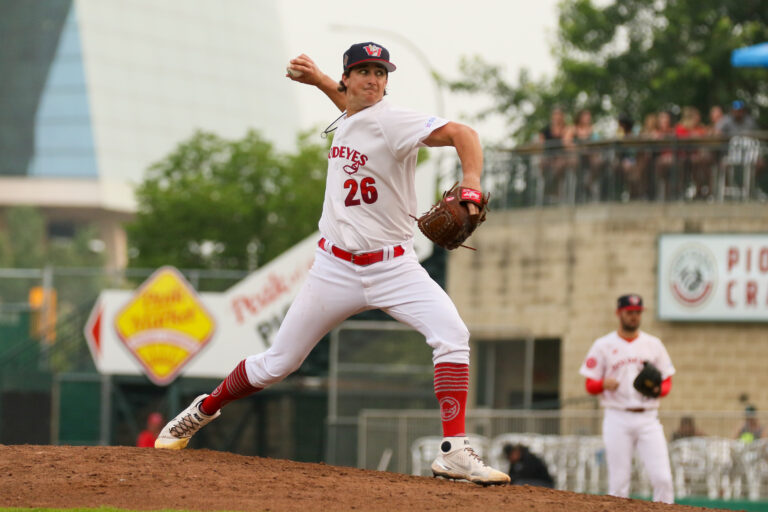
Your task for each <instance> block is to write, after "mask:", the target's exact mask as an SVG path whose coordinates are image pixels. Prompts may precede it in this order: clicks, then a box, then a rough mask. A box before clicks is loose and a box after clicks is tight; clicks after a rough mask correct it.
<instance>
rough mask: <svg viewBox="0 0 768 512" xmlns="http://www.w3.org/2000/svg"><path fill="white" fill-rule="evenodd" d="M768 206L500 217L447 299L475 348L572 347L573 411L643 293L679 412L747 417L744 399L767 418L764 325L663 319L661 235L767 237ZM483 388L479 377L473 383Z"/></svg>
mask: <svg viewBox="0 0 768 512" xmlns="http://www.w3.org/2000/svg"><path fill="white" fill-rule="evenodd" d="M766 226H768V206H766V205H763V204H710V203H701V204H682V203H681V204H677V203H675V204H644V203H639V204H635V203H632V204H597V205H587V206H579V207H577V208H539V209H526V210H508V211H498V212H491V214H490V215H489V218H488V220H487V221H486V223H485V224H484V225H483V226H482V227H481V228H480V229H479V230H478V232H477V233H476V234H475V235H474V236H473V237H472V238H471V239H470V240H469V245H471V246H473V247H476V248H477V251H470V250H466V249H458V250H456V251H454V252H452V253H451V255H450V258H449V261H448V277H447V281H448V291H449V293H450V295H451V297H452V298H453V299H454V301H455V303H456V305H457V307H458V308H459V312H460V313H461V315H462V317H463V318H464V320H465V322H466V323H467V325H468V326H469V327H470V329H471V330H473V332H474V333H475V335H474V336H473V339H475V340H477V339H485V340H489V339H510V338H514V337H518V336H519V335H520V334H519V333H521V332H530V333H532V335H533V336H534V337H537V338H540V337H555V338H560V339H561V340H562V345H561V350H562V352H561V360H562V363H561V375H560V382H561V389H560V398H561V399H563V400H567V399H572V398H576V397H583V396H585V395H586V391H585V390H584V379H583V378H582V377H581V376H580V375H579V373H578V370H579V367H580V365H581V363H582V361H583V358H584V356H585V355H586V353H587V350H588V349H589V347H590V346H591V344H592V342H593V341H594V340H595V339H596V338H597V337H599V336H601V335H603V334H605V333H607V332H609V331H611V330H614V329H615V328H616V327H617V320H616V317H615V315H614V309H615V304H616V298H617V297H618V296H619V295H621V294H624V293H630V292H632V293H639V294H640V295H642V296H643V298H644V300H645V304H646V308H647V309H646V312H645V314H644V318H643V324H642V327H641V328H642V329H643V330H645V331H647V332H650V333H651V334H654V335H657V336H659V337H660V338H661V339H662V341H664V343H665V345H666V347H667V350H668V351H669V353H670V356H671V357H672V362H673V363H674V365H675V367H676V368H677V374H676V376H675V377H674V378H673V379H672V380H673V386H672V392H671V393H670V395H669V396H668V397H667V398H665V399H664V400H663V402H662V408H665V409H669V410H742V409H743V407H744V403H742V402H740V400H739V397H740V395H741V394H743V393H746V394H748V395H749V401H750V402H751V403H754V404H755V405H756V406H757V408H758V410H760V409H767V408H768V371H766V368H768V330H766V327H767V326H766V324H765V323H714V322H708V323H690V322H688V323H681V322H668V321H659V320H657V318H656V296H657V290H656V288H657V277H656V266H657V241H658V240H657V239H658V236H659V235H660V234H662V233H765V231H766ZM474 378H475V379H477V378H478V376H474Z"/></svg>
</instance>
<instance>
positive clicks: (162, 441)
mask: <svg viewBox="0 0 768 512" xmlns="http://www.w3.org/2000/svg"><path fill="white" fill-rule="evenodd" d="M207 397H208V395H200V396H198V397H197V398H195V399H194V400H192V403H191V404H190V405H189V407H187V408H186V409H184V410H183V411H181V413H180V414H179V415H178V416H176V417H175V418H173V419H172V420H171V421H169V422H168V424H167V425H166V426H165V427H163V430H161V431H160V434H159V435H158V436H157V439H156V440H155V448H164V449H166V450H181V449H183V448H185V447H186V446H187V444H188V443H189V440H190V439H191V438H192V436H193V435H195V433H196V432H197V431H198V430H200V429H201V428H203V427H204V426H206V425H207V424H209V423H210V422H212V421H213V420H215V419H216V418H218V417H219V416H221V410H218V411H216V414H212V415H210V416H209V415H207V414H204V413H203V412H202V411H201V410H200V404H201V403H203V400H205V399H206V398H207Z"/></svg>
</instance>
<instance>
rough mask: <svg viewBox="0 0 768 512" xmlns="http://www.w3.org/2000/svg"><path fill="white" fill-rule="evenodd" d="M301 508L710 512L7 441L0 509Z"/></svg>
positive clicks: (200, 456) (209, 454)
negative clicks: (676, 511)
mask: <svg viewBox="0 0 768 512" xmlns="http://www.w3.org/2000/svg"><path fill="white" fill-rule="evenodd" d="M100 506H111V507H120V508H128V509H188V510H243V511H300V512H313V511H318V512H336V511H347V510H355V511H363V512H377V511H381V512H384V511H386V512H399V511H403V512H405V511H408V512H411V511H418V512H427V511H439V512H445V511H451V512H462V511H478V512H480V511H482V512H488V511H497V510H504V511H525V512H551V511H557V510H567V511H569V512H579V511H594V512H609V511H610V512H616V511H618V512H628V511H635V510H637V511H640V510H642V511H654V510H659V511H661V510H681V511H682V510H706V509H703V508H697V507H685V506H680V505H663V504H660V503H649V502H645V501H636V500H627V499H620V498H613V497H609V496H593V495H588V494H576V493H572V492H565V491H554V490H550V489H541V488H536V487H528V486H503V487H487V488H486V487H480V486H477V485H474V484H469V483H465V482H450V481H445V480H439V479H436V478H429V477H415V476H408V475H401V474H398V473H385V472H379V471H367V470H362V469H353V468H344V467H336V466H327V465H325V464H306V463H300V462H291V461H286V460H275V459H264V458H260V457H245V456H242V455H234V454H231V453H223V452H215V451H209V450H184V451H181V452H172V451H165V450H154V449H148V448H131V447H121V446H114V447H74V446H29V445H21V446H3V445H0V507H100Z"/></svg>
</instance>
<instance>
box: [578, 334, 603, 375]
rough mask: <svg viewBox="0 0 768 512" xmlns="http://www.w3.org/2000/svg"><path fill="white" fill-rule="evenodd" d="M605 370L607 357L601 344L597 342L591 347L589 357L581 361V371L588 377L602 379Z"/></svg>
mask: <svg viewBox="0 0 768 512" xmlns="http://www.w3.org/2000/svg"><path fill="white" fill-rule="evenodd" d="M604 371H605V358H603V356H602V354H601V350H600V346H599V344H598V343H597V342H595V343H594V344H593V345H592V348H590V349H589V352H588V353H587V357H586V358H584V362H583V363H581V368H580V369H579V373H580V374H581V375H583V376H584V377H587V378H588V379H594V380H600V379H602V378H603V373H604Z"/></svg>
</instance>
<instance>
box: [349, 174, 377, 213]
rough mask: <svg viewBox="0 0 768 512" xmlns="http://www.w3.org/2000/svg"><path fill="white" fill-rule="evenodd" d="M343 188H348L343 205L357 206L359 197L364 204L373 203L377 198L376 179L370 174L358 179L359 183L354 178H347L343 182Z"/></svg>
mask: <svg viewBox="0 0 768 512" xmlns="http://www.w3.org/2000/svg"><path fill="white" fill-rule="evenodd" d="M344 188H345V189H349V192H347V198H346V199H345V200H344V205H345V206H358V205H359V204H360V199H362V200H363V202H364V203H366V204H373V203H375V202H376V200H377V199H378V198H379V192H378V190H376V180H374V179H373V178H371V177H370V176H368V177H367V178H363V179H362V180H360V183H359V184H358V183H357V180H355V179H354V178H349V179H348V180H347V181H345V182H344ZM358 192H359V193H358Z"/></svg>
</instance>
